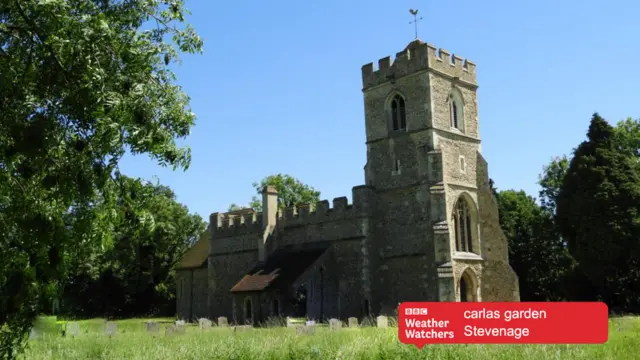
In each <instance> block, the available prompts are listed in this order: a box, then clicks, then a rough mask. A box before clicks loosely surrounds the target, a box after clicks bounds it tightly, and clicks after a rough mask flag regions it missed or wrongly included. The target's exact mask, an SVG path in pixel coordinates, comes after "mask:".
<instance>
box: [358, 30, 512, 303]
mask: <svg viewBox="0 0 640 360" xmlns="http://www.w3.org/2000/svg"><path fill="white" fill-rule="evenodd" d="M475 71H476V66H475V64H474V63H472V62H471V61H468V60H464V61H463V59H462V58H460V57H459V56H456V55H453V56H451V55H450V53H449V52H448V51H446V50H444V49H439V50H437V49H436V48H435V47H434V46H432V45H430V44H425V43H423V42H422V41H420V40H415V41H413V42H411V43H410V44H409V45H408V46H407V47H406V48H405V49H404V50H403V51H401V52H399V53H398V54H396V58H395V60H393V61H392V60H391V58H390V57H385V58H382V59H380V60H378V68H377V70H374V65H373V63H370V64H367V65H365V66H363V67H362V82H363V93H364V103H365V107H364V108H365V122H366V136H367V137H366V139H367V165H366V166H365V181H366V184H367V185H370V186H372V187H374V188H375V189H376V190H377V191H376V192H377V194H378V198H377V204H378V211H377V215H376V216H377V218H376V221H375V223H376V224H377V243H378V248H379V251H380V254H382V256H381V264H380V273H379V274H380V276H379V278H378V279H377V280H378V281H379V284H378V286H376V287H377V288H378V289H382V291H380V292H379V294H377V296H378V297H379V298H381V299H384V298H388V301H382V302H383V303H386V304H388V305H393V301H392V300H395V299H398V300H399V299H407V298H416V295H418V294H415V293H413V292H414V290H412V289H413V288H416V287H418V288H421V290H422V293H421V296H420V298H422V299H430V300H435V301H437V300H439V301H511V300H515V301H518V300H519V289H518V280H517V277H516V275H515V273H514V272H513V270H512V269H511V267H510V266H509V263H508V249H507V241H506V238H505V236H504V234H503V233H502V230H501V229H500V226H499V222H498V211H497V204H496V200H495V198H494V197H493V195H492V193H491V190H490V188H489V177H488V172H487V163H486V161H485V160H484V159H483V157H482V155H481V146H480V133H479V123H478V102H477V97H476V90H477V88H478V85H477V82H476V74H475ZM394 284H402V286H397V285H396V286H394ZM436 284H437V286H436ZM387 289H395V292H394V291H390V292H389V291H387ZM408 292H412V294H411V295H409V293H408ZM381 310H382V309H381Z"/></svg>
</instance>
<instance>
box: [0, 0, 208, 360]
mask: <svg viewBox="0 0 640 360" xmlns="http://www.w3.org/2000/svg"><path fill="white" fill-rule="evenodd" d="M185 13H186V12H185V9H184V7H183V1H181V0H158V1H142V0H140V1H122V0H111V1H107V0H71V1H69V0H48V1H40V0H21V1H4V2H2V4H1V5H0V204H1V205H0V259H2V261H1V262H0V357H2V358H14V357H15V356H16V355H17V354H18V352H19V350H20V349H21V345H23V344H24V341H25V339H26V335H27V334H28V331H29V328H30V327H31V324H32V323H33V320H34V318H35V316H36V314H37V313H38V311H39V310H40V304H42V303H43V300H44V296H45V293H44V291H43V289H46V288H49V285H50V284H53V283H55V281H56V280H58V279H62V278H64V275H65V273H66V268H65V267H66V264H67V262H68V260H69V259H73V258H74V257H87V256H89V255H88V254H90V253H91V252H92V251H93V249H96V248H100V247H101V246H102V245H108V244H109V241H108V240H109V234H110V227H109V225H108V224H109V223H110V222H111V220H112V218H113V216H114V215H113V213H112V211H111V208H110V205H109V203H110V201H112V200H113V198H114V197H113V196H112V195H110V194H108V191H111V190H112V187H110V186H108V183H110V182H111V181H112V180H111V179H112V176H113V173H114V171H115V170H116V169H117V164H118V161H119V159H120V158H121V157H122V156H123V154H124V153H125V150H126V149H129V150H130V151H131V152H132V153H134V154H140V153H146V154H149V155H150V156H151V157H152V158H153V159H155V160H157V161H158V162H159V163H160V164H162V165H163V166H173V167H174V168H184V169H186V168H187V167H188V164H189V161H190V152H189V150H188V149H185V148H180V147H178V146H177V145H176V142H175V139H176V138H181V137H185V136H187V135H188V134H189V131H190V128H191V127H192V125H193V124H194V119H195V116H194V114H193V113H192V112H191V111H190V110H189V98H188V97H187V96H186V95H185V94H184V93H183V91H182V90H181V88H180V87H179V86H177V85H175V84H174V80H175V76H174V74H173V72H172V71H171V69H170V66H171V64H172V63H174V62H176V61H177V60H178V52H189V53H195V52H200V51H201V47H202V41H201V39H200V38H199V37H198V36H197V34H196V33H195V31H194V30H193V29H192V28H191V27H189V26H188V25H186V26H184V25H182V24H183V23H184V16H185ZM143 25H145V29H146V30H144V31H143ZM147 25H148V26H147ZM165 39H169V40H170V41H166V40H165ZM100 198H102V199H103V200H104V203H105V205H104V206H101V207H97V208H96V207H93V206H92V204H94V203H95V202H98V201H99V199H100Z"/></svg>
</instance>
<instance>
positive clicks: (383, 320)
mask: <svg viewBox="0 0 640 360" xmlns="http://www.w3.org/2000/svg"><path fill="white" fill-rule="evenodd" d="M377 320H378V327H379V328H388V327H389V320H388V319H387V317H386V316H384V315H380V316H378V317H377Z"/></svg>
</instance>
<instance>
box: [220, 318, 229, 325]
mask: <svg viewBox="0 0 640 360" xmlns="http://www.w3.org/2000/svg"><path fill="white" fill-rule="evenodd" d="M218 326H220V327H227V326H229V321H228V320H227V318H226V317H224V316H220V317H219V318H218Z"/></svg>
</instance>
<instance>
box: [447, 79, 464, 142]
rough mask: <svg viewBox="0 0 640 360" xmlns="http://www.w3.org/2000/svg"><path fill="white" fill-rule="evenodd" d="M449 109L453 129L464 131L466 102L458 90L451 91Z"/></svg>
mask: <svg viewBox="0 0 640 360" xmlns="http://www.w3.org/2000/svg"><path fill="white" fill-rule="evenodd" d="M449 107H450V108H449V112H450V116H451V127H452V128H454V129H458V130H460V131H464V114H463V113H464V102H463V100H462V93H461V92H460V90H458V89H457V88H454V89H453V90H451V94H450V95H449Z"/></svg>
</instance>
